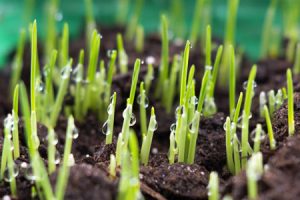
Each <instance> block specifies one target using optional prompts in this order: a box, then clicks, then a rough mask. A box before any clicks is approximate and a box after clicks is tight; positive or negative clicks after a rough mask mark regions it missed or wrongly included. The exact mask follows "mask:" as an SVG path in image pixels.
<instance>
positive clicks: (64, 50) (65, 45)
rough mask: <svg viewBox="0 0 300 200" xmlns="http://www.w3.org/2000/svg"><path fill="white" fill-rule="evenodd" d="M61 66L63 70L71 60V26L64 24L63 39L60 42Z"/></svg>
mask: <svg viewBox="0 0 300 200" xmlns="http://www.w3.org/2000/svg"><path fill="white" fill-rule="evenodd" d="M60 48H61V50H60V55H59V66H60V67H61V68H62V67H64V66H66V65H67V64H68V60H69V25H68V23H65V24H64V28H63V33H62V38H61V41H60Z"/></svg>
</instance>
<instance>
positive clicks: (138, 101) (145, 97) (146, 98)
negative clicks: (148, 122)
mask: <svg viewBox="0 0 300 200" xmlns="http://www.w3.org/2000/svg"><path fill="white" fill-rule="evenodd" d="M136 101H137V103H138V104H141V103H142V95H139V96H138V97H137V100H136ZM144 105H145V108H148V106H149V99H148V97H147V96H146V95H144Z"/></svg>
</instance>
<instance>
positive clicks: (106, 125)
mask: <svg viewBox="0 0 300 200" xmlns="http://www.w3.org/2000/svg"><path fill="white" fill-rule="evenodd" d="M102 133H103V134H104V135H109V134H110V133H109V131H108V121H105V122H104V124H103V125H102Z"/></svg>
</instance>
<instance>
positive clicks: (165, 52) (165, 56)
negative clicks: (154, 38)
mask: <svg viewBox="0 0 300 200" xmlns="http://www.w3.org/2000/svg"><path fill="white" fill-rule="evenodd" d="M161 40H162V42H161V49H162V50H161V65H160V68H159V77H158V84H157V86H156V96H157V97H158V96H160V95H161V94H163V92H164V91H163V90H162V88H163V86H164V84H165V82H166V81H167V79H168V74H169V39H168V21H167V18H166V16H165V15H162V16H161Z"/></svg>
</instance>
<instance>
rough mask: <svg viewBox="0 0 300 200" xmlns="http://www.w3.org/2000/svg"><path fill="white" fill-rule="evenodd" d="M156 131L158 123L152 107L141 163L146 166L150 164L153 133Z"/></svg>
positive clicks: (144, 137)
mask: <svg viewBox="0 0 300 200" xmlns="http://www.w3.org/2000/svg"><path fill="white" fill-rule="evenodd" d="M156 129H157V121H156V116H155V113H154V108H153V107H152V109H151V117H150V122H149V126H148V131H147V134H146V135H144V136H143V143H142V148H141V163H143V164H144V165H147V164H148V160H149V154H150V148H151V143H152V138H153V133H154V131H155V130H156Z"/></svg>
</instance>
